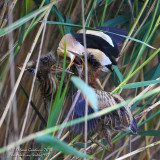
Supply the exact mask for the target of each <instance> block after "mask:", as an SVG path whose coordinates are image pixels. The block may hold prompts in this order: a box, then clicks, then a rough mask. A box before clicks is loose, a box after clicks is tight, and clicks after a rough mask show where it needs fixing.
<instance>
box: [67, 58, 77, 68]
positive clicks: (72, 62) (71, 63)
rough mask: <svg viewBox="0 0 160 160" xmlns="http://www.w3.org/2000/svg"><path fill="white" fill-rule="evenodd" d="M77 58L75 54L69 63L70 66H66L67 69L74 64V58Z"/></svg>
mask: <svg viewBox="0 0 160 160" xmlns="http://www.w3.org/2000/svg"><path fill="white" fill-rule="evenodd" d="M75 58H76V56H75V55H74V57H73V59H72V60H71V62H70V63H69V65H68V67H67V68H66V69H67V70H68V69H69V68H70V67H71V66H72V65H73V64H74V59H75Z"/></svg>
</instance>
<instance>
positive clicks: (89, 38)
mask: <svg viewBox="0 0 160 160" xmlns="http://www.w3.org/2000/svg"><path fill="white" fill-rule="evenodd" d="M73 36H74V38H75V39H76V40H77V41H78V42H80V43H81V44H82V45H84V44H83V34H82V33H77V34H74V35H73ZM113 44H114V46H112V45H110V44H109V43H108V42H107V41H106V40H105V39H103V38H102V37H101V36H97V35H92V34H86V45H87V48H94V49H99V50H100V51H102V52H104V53H105V55H107V56H108V57H109V58H112V57H115V58H117V57H118V55H119V50H118V46H117V44H116V43H115V42H113Z"/></svg>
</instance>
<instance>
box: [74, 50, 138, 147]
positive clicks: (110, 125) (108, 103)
mask: <svg viewBox="0 0 160 160" xmlns="http://www.w3.org/2000/svg"><path fill="white" fill-rule="evenodd" d="M72 53H73V52H72ZM73 54H74V53H73ZM75 55H76V56H79V57H81V58H84V57H82V56H80V55H77V54H76V53H75ZM82 61H83V60H82ZM87 61H88V84H89V85H90V86H91V87H92V88H93V89H94V91H95V92H96V95H97V99H98V109H99V110H103V109H105V108H108V107H112V106H114V105H116V104H118V103H121V102H123V101H124V99H123V98H122V97H121V96H120V95H118V94H113V95H110V94H109V93H108V92H106V91H104V90H100V89H97V86H96V78H98V76H99V75H98V73H99V70H100V69H101V68H102V66H101V64H100V63H99V62H98V61H97V59H96V58H95V57H94V55H88V56H87ZM75 65H76V64H75ZM76 66H77V65H76ZM78 67H79V68H81V67H80V66H79V64H78ZM84 76H85V73H84V71H81V75H80V77H81V78H82V80H84ZM85 103H86V102H85V97H84V96H83V94H82V93H81V95H80V96H79V98H78V101H77V103H76V105H75V108H74V111H73V116H72V119H73V120H74V119H77V118H80V117H83V116H84V115H85ZM130 108H131V106H129V105H124V106H123V107H121V108H119V109H116V110H114V111H112V112H110V113H107V114H106V115H103V116H101V117H97V118H94V119H91V120H89V121H88V122H87V123H88V130H89V131H96V130H97V131H101V133H102V135H103V136H105V137H106V139H107V141H108V145H109V148H110V149H112V144H111V135H110V132H111V131H131V132H132V133H135V134H136V133H137V132H138V127H137V123H136V121H135V118H134V116H133V115H132V113H131V110H130ZM91 113H94V110H93V108H92V107H91V106H90V105H88V114H91ZM73 129H74V132H75V133H79V132H84V123H80V124H78V125H75V126H74V127H73Z"/></svg>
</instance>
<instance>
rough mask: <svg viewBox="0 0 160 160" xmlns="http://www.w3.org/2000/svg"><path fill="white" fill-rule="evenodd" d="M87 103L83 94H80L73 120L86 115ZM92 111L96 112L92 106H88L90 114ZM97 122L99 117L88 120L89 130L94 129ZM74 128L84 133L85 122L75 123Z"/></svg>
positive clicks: (77, 131)
mask: <svg viewBox="0 0 160 160" xmlns="http://www.w3.org/2000/svg"><path fill="white" fill-rule="evenodd" d="M74 98H75V96H74ZM85 103H86V102H85V99H84V97H83V95H82V94H80V96H79V98H78V100H77V103H76V105H75V108H74V111H73V120H74V119H77V118H81V117H84V116H85ZM92 113H94V110H93V109H92V108H91V107H90V106H88V115H89V114H92ZM97 123H98V118H94V119H91V120H88V125H87V127H88V131H92V130H94V129H95V128H96V125H97ZM73 130H74V132H75V133H81V132H82V133H84V122H82V123H79V124H77V125H74V126H73Z"/></svg>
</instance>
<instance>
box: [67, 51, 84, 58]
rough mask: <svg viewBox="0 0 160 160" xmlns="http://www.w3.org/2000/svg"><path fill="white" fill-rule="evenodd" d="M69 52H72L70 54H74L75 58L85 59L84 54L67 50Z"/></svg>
mask: <svg viewBox="0 0 160 160" xmlns="http://www.w3.org/2000/svg"><path fill="white" fill-rule="evenodd" d="M67 51H68V52H70V53H72V54H74V55H75V56H77V57H79V58H80V59H82V58H83V54H78V53H76V52H73V51H70V50H67Z"/></svg>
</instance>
